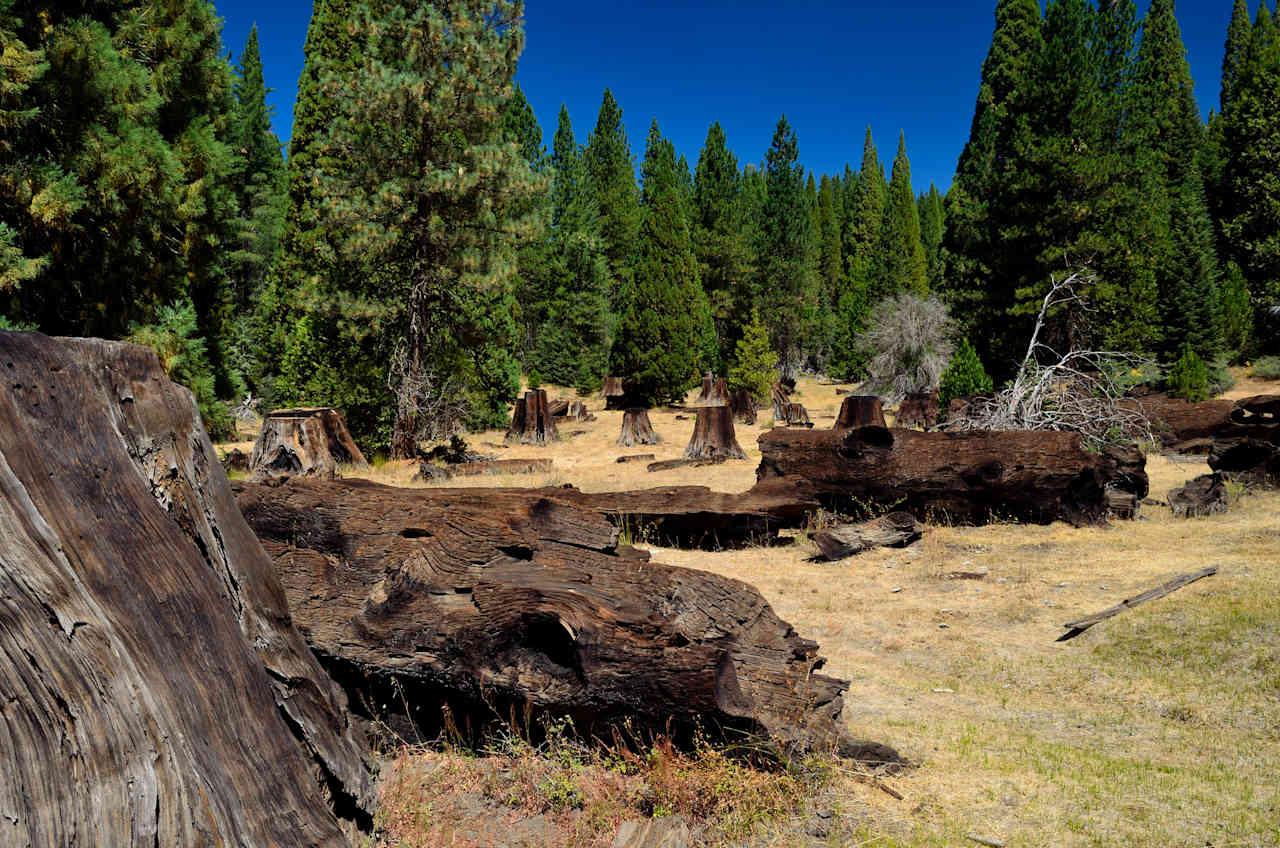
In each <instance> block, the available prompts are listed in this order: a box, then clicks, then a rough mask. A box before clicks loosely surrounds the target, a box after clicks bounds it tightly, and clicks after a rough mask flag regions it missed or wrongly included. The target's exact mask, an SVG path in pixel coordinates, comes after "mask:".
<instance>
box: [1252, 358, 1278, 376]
mask: <svg viewBox="0 0 1280 848" xmlns="http://www.w3.org/2000/svg"><path fill="white" fill-rule="evenodd" d="M1249 375H1250V376H1251V377H1254V378H1256V379H1259V380H1280V356H1264V357H1263V358H1262V359H1259V360H1258V361H1257V362H1255V363H1253V370H1251V371H1250V372H1249Z"/></svg>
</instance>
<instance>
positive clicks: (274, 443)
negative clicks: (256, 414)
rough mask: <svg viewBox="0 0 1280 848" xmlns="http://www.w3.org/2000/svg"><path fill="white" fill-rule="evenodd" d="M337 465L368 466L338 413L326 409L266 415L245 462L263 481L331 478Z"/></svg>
mask: <svg viewBox="0 0 1280 848" xmlns="http://www.w3.org/2000/svg"><path fill="white" fill-rule="evenodd" d="M339 464H343V465H353V466H356V467H357V468H367V467H368V466H369V464H368V463H367V462H365V459H364V454H362V453H360V448H358V447H356V443H355V442H354V441H352V439H351V433H350V432H348V431H347V422H346V420H345V419H343V417H342V413H341V412H339V411H338V410H336V409H333V408H332V407H327V406H322V407H314V408H298V409H277V410H275V411H274V412H271V413H268V414H267V416H266V417H265V418H263V419H262V428H261V429H260V430H259V431H258V440H257V441H256V442H255V443H254V445H253V454H252V456H251V457H250V458H249V470H250V472H252V473H253V474H257V475H261V476H265V477H275V476H279V475H292V474H297V475H302V476H304V477H307V476H311V475H315V474H320V475H325V476H332V475H333V474H335V473H337V470H338V465H339Z"/></svg>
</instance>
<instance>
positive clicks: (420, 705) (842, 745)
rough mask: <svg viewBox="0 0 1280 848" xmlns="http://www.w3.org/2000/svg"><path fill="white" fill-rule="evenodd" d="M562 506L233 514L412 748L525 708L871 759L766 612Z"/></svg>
mask: <svg viewBox="0 0 1280 848" xmlns="http://www.w3.org/2000/svg"><path fill="white" fill-rule="evenodd" d="M556 491H557V490H549V493H542V492H521V491H518V490H488V491H477V490H472V489H455V490H448V489H435V490H428V489H422V490H409V491H406V490H403V489H394V488H389V487H383V486H379V485H377V484H373V483H368V482H365V481H349V482H345V481H334V482H329V483H324V484H319V483H317V482H312V481H302V480H299V481H289V482H287V483H285V484H284V485H278V486H262V485H245V486H242V487H241V488H240V489H239V492H240V497H239V502H240V506H241V509H242V510H243V511H244V514H245V516H246V518H247V519H248V521H249V523H250V524H251V525H252V526H253V528H254V530H255V531H256V532H257V534H258V536H259V538H260V539H261V540H262V543H263V546H264V547H265V548H266V549H267V550H268V551H269V552H270V553H271V555H272V556H273V557H274V558H275V563H276V570H277V572H278V573H279V575H280V577H281V580H282V581H283V583H284V585H285V589H286V591H287V592H288V595H289V600H290V604H291V609H292V610H293V614H294V617H295V619H296V620H297V621H298V623H299V625H300V626H301V627H302V629H303V631H304V632H305V633H306V634H307V638H308V640H309V641H310V644H311V646H312V649H313V650H314V651H315V652H316V653H317V655H318V656H320V657H321V660H322V662H324V663H325V664H326V665H327V666H328V667H329V668H331V669H332V670H333V673H334V675H335V676H336V677H337V678H338V679H340V680H342V681H344V684H345V686H346V687H347V689H348V692H349V694H350V695H351V698H352V701H353V702H354V703H356V704H359V705H361V709H365V710H367V711H368V713H369V717H370V718H374V719H377V720H378V721H379V722H382V723H384V724H385V725H387V726H389V727H391V728H393V729H394V730H395V731H396V732H397V733H398V734H399V735H400V736H402V737H404V738H409V739H414V738H419V737H421V736H423V735H425V734H429V733H434V732H435V731H436V730H437V726H438V721H439V717H440V710H439V705H440V704H441V703H442V702H445V703H447V704H448V705H449V708H450V716H451V717H452V721H453V723H454V725H455V726H457V727H459V728H461V729H462V730H463V731H464V732H465V731H466V729H467V721H468V719H469V720H470V721H471V722H473V724H472V725H471V727H472V729H473V730H475V729H477V728H476V725H475V724H474V723H477V722H478V723H480V724H482V725H487V724H489V723H490V722H491V721H492V720H494V719H499V720H500V719H503V718H507V717H508V716H510V717H512V718H514V719H515V720H517V721H520V720H521V717H523V716H527V714H526V713H524V710H525V709H526V708H527V709H529V710H530V711H531V712H533V713H535V714H537V713H546V712H549V713H555V714H566V715H569V716H572V717H573V719H574V723H575V726H576V727H577V728H578V730H580V731H583V732H586V733H589V734H605V733H607V731H608V729H609V728H610V727H611V726H618V725H621V724H623V723H624V722H628V721H630V722H632V724H631V727H632V732H635V731H636V730H643V729H645V728H651V729H671V730H674V731H676V732H677V733H678V734H684V733H688V732H691V731H693V730H694V729H695V728H696V727H698V726H701V727H702V728H704V729H706V730H707V731H709V732H711V733H720V732H725V733H729V734H736V733H741V732H746V733H750V734H757V735H760V736H764V737H767V738H772V739H774V740H777V741H778V742H779V743H780V744H781V745H782V746H783V747H784V748H786V749H788V750H795V751H805V750H832V749H843V750H845V751H847V752H852V751H855V750H857V745H856V744H855V743H852V742H851V740H848V739H847V738H844V732H843V730H842V726H841V723H840V711H841V708H842V706H843V702H842V698H841V694H842V692H843V691H844V690H845V689H846V688H847V686H848V684H847V683H846V682H844V681H840V680H835V679H833V678H830V677H827V676H825V675H822V674H818V673H816V672H817V670H818V669H820V668H821V667H822V664H823V661H822V659H821V658H820V657H819V656H818V654H817V650H818V646H817V645H816V644H815V643H813V642H811V641H808V640H805V639H802V638H800V637H799V636H798V635H797V634H796V633H795V631H794V630H793V629H792V628H791V627H790V626H789V625H788V624H787V623H786V622H784V621H781V620H780V619H778V617H777V616H776V615H775V614H774V612H773V610H772V609H770V607H769V605H768V604H767V603H766V602H765V600H764V599H763V598H762V597H761V596H760V594H759V592H757V591H756V590H755V589H753V588H752V587H750V586H748V585H747V584H745V583H740V582H738V581H736V580H730V579H728V578H724V577H720V576H717V575H713V574H710V573H707V572H700V571H693V570H689V569H682V568H673V567H669V566H664V565H658V564H653V563H649V564H643V565H641V564H640V561H639V560H638V559H637V558H635V557H633V556H631V555H630V553H629V549H626V548H619V546H618V531H617V529H616V528H615V527H613V526H612V525H611V524H609V523H608V522H606V521H603V520H601V518H599V517H598V516H597V515H595V514H593V513H592V512H591V511H588V510H583V509H579V508H576V507H574V506H572V505H571V504H569V503H567V502H565V501H562V500H559V499H557V498H556V497H555V496H554V493H555V492H556ZM549 495H550V496H549ZM535 717H536V716H535ZM530 723H531V724H532V725H533V726H535V727H536V722H530ZM606 738H607V737H606ZM882 756H883V757H889V756H890V753H888V752H886V753H884V754H883V755H882Z"/></svg>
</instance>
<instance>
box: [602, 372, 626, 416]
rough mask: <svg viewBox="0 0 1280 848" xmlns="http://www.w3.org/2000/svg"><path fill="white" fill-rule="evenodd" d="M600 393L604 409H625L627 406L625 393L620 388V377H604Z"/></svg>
mask: <svg viewBox="0 0 1280 848" xmlns="http://www.w3.org/2000/svg"><path fill="white" fill-rule="evenodd" d="M600 395H601V397H603V398H604V408H605V409H625V408H626V406H627V402H626V401H627V393H626V392H625V391H623V389H622V378H621V377H605V378H604V389H603V390H602V391H601V393H600Z"/></svg>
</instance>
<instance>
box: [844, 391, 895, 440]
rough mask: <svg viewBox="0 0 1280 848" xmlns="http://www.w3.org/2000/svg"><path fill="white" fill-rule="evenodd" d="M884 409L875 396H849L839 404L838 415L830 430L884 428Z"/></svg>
mask: <svg viewBox="0 0 1280 848" xmlns="http://www.w3.org/2000/svg"><path fill="white" fill-rule="evenodd" d="M884 426H886V425H885V422H884V408H883V406H881V403H880V398H878V397H876V396H875V395H849V396H848V397H846V398H845V399H844V400H843V401H841V403H840V414H839V415H837V416H836V423H835V424H834V425H833V426H832V428H831V429H833V430H837V431H841V432H843V431H845V430H853V429H855V428H857V427H884Z"/></svg>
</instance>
